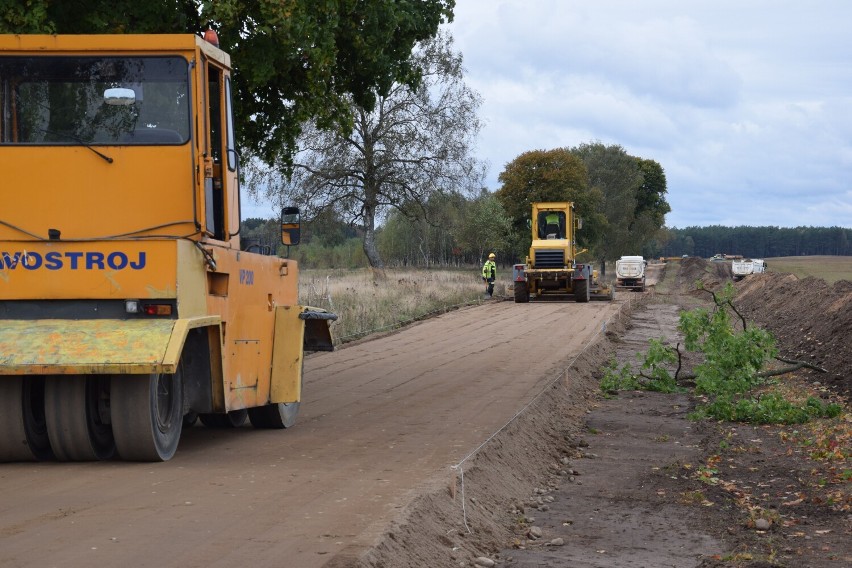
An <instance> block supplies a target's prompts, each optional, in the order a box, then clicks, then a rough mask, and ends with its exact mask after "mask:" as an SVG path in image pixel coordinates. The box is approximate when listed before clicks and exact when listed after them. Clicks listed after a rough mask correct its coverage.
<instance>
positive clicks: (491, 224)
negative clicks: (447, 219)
mask: <svg viewBox="0 0 852 568" xmlns="http://www.w3.org/2000/svg"><path fill="white" fill-rule="evenodd" d="M455 232H456V239H457V241H458V244H459V246H460V247H461V248H462V249H463V250H465V251H467V252H469V253H472V254H474V255H475V257H476V259H477V261H478V262H479V263H482V262H484V261H485V256H486V254H487V253H489V252H495V253H501V252H505V253H511V252H512V251H510V250H509V247H510V244H511V242H512V233H513V229H512V219H511V218H510V217H509V216H508V215H507V214H506V212H505V210H504V209H503V206H502V205H501V204H500V201H499V200H498V199H497V197H496V196H495V195H494V194H493V193H489V192H487V191H484V190H483V191H482V192H481V193H480V195H479V197H478V198H476V199H474V200H473V201H470V202H468V204H467V206H466V207H465V220H464V223H462V224H460V225H459V226H458V227H457V228H456V231H455ZM498 256H504V255H498ZM504 260H507V259H505V258H504ZM508 260H511V259H508Z"/></svg>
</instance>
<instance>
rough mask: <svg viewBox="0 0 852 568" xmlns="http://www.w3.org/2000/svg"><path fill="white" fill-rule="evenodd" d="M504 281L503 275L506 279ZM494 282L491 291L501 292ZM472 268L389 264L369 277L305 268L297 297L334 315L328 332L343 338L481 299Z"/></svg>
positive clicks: (359, 272)
mask: <svg viewBox="0 0 852 568" xmlns="http://www.w3.org/2000/svg"><path fill="white" fill-rule="evenodd" d="M507 281H508V280H507ZM505 290H506V285H505V283H503V282H498V283H497V286H496V287H495V296H499V295H502V294H504V293H505ZM483 295H484V286H483V284H482V280H481V278H480V277H479V271H478V270H477V269H476V268H472V269H467V270H410V269H393V270H391V269H388V270H385V271H384V275H383V276H379V277H376V278H374V276H373V273H372V272H371V271H370V270H368V269H364V270H304V271H302V273H301V275H300V283H299V302H300V303H301V304H302V305H307V306H316V307H320V308H325V309H327V310H329V311H332V312H334V313H336V314H337V315H338V316H339V319H338V320H337V322H335V323H334V327H333V333H334V336H335V339H336V340H337V341H341V342H346V341H352V340H354V339H358V338H360V337H363V336H365V335H368V334H370V333H375V332H379V331H388V330H391V329H394V328H397V327H399V326H401V325H404V324H406V323H409V322H412V321H415V320H417V319H420V318H423V317H424V316H427V315H429V314H434V313H441V312H444V311H447V310H449V309H453V308H455V307H458V306H463V305H469V304H475V303H478V302H481V301H483Z"/></svg>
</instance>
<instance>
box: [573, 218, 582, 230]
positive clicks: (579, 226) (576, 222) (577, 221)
mask: <svg viewBox="0 0 852 568" xmlns="http://www.w3.org/2000/svg"><path fill="white" fill-rule="evenodd" d="M574 225H575V226H576V228H577V230H578V231H579V230H580V229H582V228H583V218H582V217H575V218H574Z"/></svg>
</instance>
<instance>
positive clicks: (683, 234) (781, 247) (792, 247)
mask: <svg viewBox="0 0 852 568" xmlns="http://www.w3.org/2000/svg"><path fill="white" fill-rule="evenodd" d="M720 253H721V254H741V255H743V256H744V257H749V258H771V257H777V256H812V255H836V256H850V255H852V229H849V228H843V227H793V228H787V227H771V226H769V227H748V226H739V227H722V226H718V225H712V226H709V227H686V228H684V229H677V228H671V229H666V230H665V231H663V232H661V233H660V234H659V236H658V238H656V239H653V240H652V241H650V242H649V243H648V244H647V245H646V246H645V247H644V249H643V254H645V256H646V257H660V256H682V255H685V254H686V255H689V256H700V257H704V258H709V257H712V256H713V255H714V254H720Z"/></svg>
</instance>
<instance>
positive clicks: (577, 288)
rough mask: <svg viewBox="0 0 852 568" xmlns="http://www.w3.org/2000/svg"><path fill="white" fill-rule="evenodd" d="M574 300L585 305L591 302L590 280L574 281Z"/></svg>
mask: <svg viewBox="0 0 852 568" xmlns="http://www.w3.org/2000/svg"><path fill="white" fill-rule="evenodd" d="M573 285H574V300H575V301H577V302H580V303H585V302H588V301H589V298H590V296H589V281H588V280H574V281H573Z"/></svg>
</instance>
